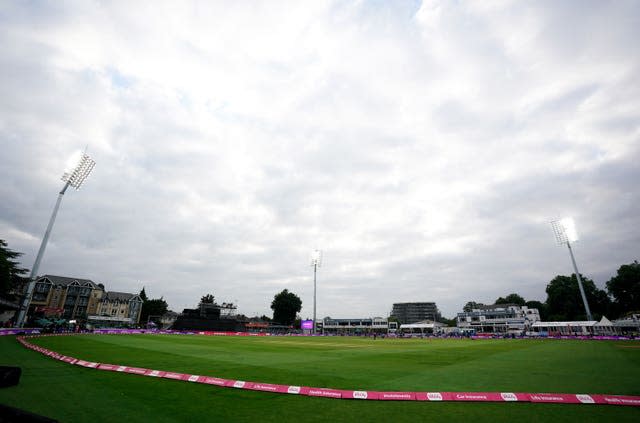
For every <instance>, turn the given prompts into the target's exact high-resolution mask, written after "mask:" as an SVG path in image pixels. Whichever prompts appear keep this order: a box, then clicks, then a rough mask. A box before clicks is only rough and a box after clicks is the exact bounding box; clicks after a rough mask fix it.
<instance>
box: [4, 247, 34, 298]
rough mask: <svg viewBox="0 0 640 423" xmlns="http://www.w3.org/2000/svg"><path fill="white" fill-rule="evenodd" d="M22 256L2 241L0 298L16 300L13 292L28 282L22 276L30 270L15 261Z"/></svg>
mask: <svg viewBox="0 0 640 423" xmlns="http://www.w3.org/2000/svg"><path fill="white" fill-rule="evenodd" d="M20 256H22V253H18V252H16V251H12V250H10V249H9V248H8V244H7V242H6V241H5V240H3V239H0V297H4V298H11V299H14V298H13V295H11V291H12V290H14V289H16V288H18V287H19V286H20V285H21V284H24V283H26V282H27V278H25V277H24V276H22V275H24V274H26V273H27V271H28V270H27V269H23V268H22V267H20V266H19V265H18V262H17V261H16V260H15V259H17V258H18V257H20Z"/></svg>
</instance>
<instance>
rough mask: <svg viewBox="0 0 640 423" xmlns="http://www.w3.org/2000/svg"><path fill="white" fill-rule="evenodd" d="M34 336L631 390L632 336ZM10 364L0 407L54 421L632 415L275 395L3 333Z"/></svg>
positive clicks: (473, 383)
mask: <svg viewBox="0 0 640 423" xmlns="http://www.w3.org/2000/svg"><path fill="white" fill-rule="evenodd" d="M31 342H33V343H36V344H38V345H41V346H43V347H45V348H49V349H52V350H54V351H57V352H60V353H62V354H66V355H70V356H74V357H76V358H81V359H84V360H90V361H97V362H103V363H111V364H121V365H128V366H135V367H144V368H151V369H157V370H168V371H175V372H181V373H191V374H201V375H208V376H217V377H222V378H227V379H242V380H247V381H259V382H267V383H277V384H284V385H306V386H313V387H330V388H338V389H357V390H377V391H436V392H437V391H490V392H561V393H592V394H597V393H610V394H626V395H640V348H638V347H640V343H637V342H609V341H557V340H439V339H436V340H427V339H425V340H421V339H412V340H404V339H399V340H394V339H378V340H375V341H374V340H372V339H361V338H348V337H347V338H342V337H327V338H310V337H301V338H298V337H206V336H180V335H80V336H72V337H45V338H37V339H32V340H31ZM0 365H19V366H21V367H22V369H23V376H22V379H21V382H20V384H19V385H18V386H17V387H12V388H4V389H1V390H0V403H4V404H8V405H13V406H16V407H19V408H24V409H27V410H30V411H33V412H36V413H39V414H44V415H47V416H50V417H53V418H56V419H58V420H60V421H63V422H85V421H91V422H103V421H104V422H110V423H112V422H113V421H117V420H118V419H123V421H127V422H137V421H140V422H144V421H154V422H186V421H202V422H208V421H220V420H223V419H224V420H226V421H232V422H233V421H251V422H269V421H277V422H287V421H296V422H299V421H393V422H403V421H407V422H416V421H468V420H474V421H491V422H501V421H505V422H506V421H508V422H510V423H512V422H513V421H540V420H542V419H547V420H549V421H554V422H555V421H603V422H604V421H613V420H615V421H617V422H623V421H634V422H636V421H640V409H638V408H633V407H614V406H589V405H555V404H528V403H452V402H443V403H433V402H417V401H409V402H395V401H356V400H333V399H325V398H310V397H302V396H294V395H278V394H271V393H265V392H254V391H244V390H236V389H231V388H218V387H215V386H210V385H201V384H190V383H185V382H177V381H172V380H167V379H155V378H148V377H141V376H136V375H130V374H122V373H113V372H103V371H97V370H93V369H85V368H81V367H79V366H72V365H69V364H66V363H61V362H58V361H56V360H52V359H49V358H47V357H44V356H42V355H40V354H38V353H36V352H34V351H30V350H27V349H24V348H23V347H21V346H20V345H19V344H18V343H17V342H16V341H15V339H14V338H13V337H3V339H0Z"/></svg>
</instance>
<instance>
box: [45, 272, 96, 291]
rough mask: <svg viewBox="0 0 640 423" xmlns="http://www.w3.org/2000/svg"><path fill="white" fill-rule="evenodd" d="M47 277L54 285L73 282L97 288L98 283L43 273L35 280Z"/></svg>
mask: <svg viewBox="0 0 640 423" xmlns="http://www.w3.org/2000/svg"><path fill="white" fill-rule="evenodd" d="M43 279H47V280H48V281H49V282H51V283H52V284H54V285H67V286H68V285H72V284H74V282H75V284H76V285H79V286H90V287H91V288H98V285H96V284H95V282H93V281H92V280H89V279H79V278H68V277H66V276H56V275H44V276H40V277H39V278H38V279H37V280H38V282H39V281H41V280H43Z"/></svg>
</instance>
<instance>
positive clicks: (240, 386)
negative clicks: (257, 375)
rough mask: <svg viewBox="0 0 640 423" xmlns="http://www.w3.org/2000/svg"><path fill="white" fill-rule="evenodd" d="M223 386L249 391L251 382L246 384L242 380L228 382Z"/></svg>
mask: <svg viewBox="0 0 640 423" xmlns="http://www.w3.org/2000/svg"><path fill="white" fill-rule="evenodd" d="M225 386H226V387H227V388H236V389H251V387H252V386H253V382H246V381H244V380H228V381H227V383H226V385H225Z"/></svg>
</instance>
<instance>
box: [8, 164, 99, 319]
mask: <svg viewBox="0 0 640 423" xmlns="http://www.w3.org/2000/svg"><path fill="white" fill-rule="evenodd" d="M95 164H96V162H95V161H94V160H93V159H92V158H91V157H89V156H88V155H87V153H86V151H85V152H84V153H83V152H80V151H78V152H77V153H75V154H74V155H73V156H71V158H69V160H68V161H67V166H66V168H65V171H64V174H63V175H62V180H63V181H64V186H63V187H62V189H61V190H60V192H59V193H58V200H57V201H56V205H55V206H54V208H53V213H51V218H50V219H49V224H48V225H47V230H46V231H45V233H44V237H43V238H42V242H41V243H40V249H39V250H38V255H37V256H36V261H35V262H34V263H33V267H32V268H31V274H30V275H29V284H28V285H27V292H26V293H25V295H24V298H23V300H22V304H21V306H20V311H19V312H18V318H17V319H16V327H19V328H21V327H22V326H24V322H25V318H26V316H27V311H28V310H29V305H30V304H31V296H32V295H33V289H34V288H35V286H36V281H35V279H36V277H37V275H38V268H39V267H40V261H42V256H43V255H44V250H45V248H47V242H48V241H49V235H51V229H52V228H53V223H54V222H55V220H56V215H57V214H58V209H59V208H60V203H61V202H62V197H63V196H64V193H65V192H66V191H67V188H69V187H70V186H71V187H73V188H75V189H76V191H77V190H79V189H80V187H81V186H82V184H83V183H84V181H85V180H86V179H87V177H88V176H89V174H90V173H91V171H92V170H93V167H94V166H95Z"/></svg>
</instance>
